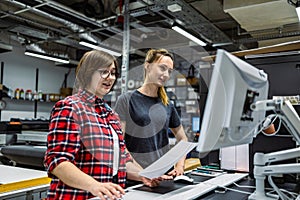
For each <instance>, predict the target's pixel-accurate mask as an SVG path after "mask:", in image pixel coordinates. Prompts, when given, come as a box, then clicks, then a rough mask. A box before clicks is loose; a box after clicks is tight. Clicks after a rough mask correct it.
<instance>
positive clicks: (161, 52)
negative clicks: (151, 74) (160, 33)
mask: <svg viewBox="0 0 300 200" xmlns="http://www.w3.org/2000/svg"><path fill="white" fill-rule="evenodd" d="M162 56H168V57H170V58H171V59H172V61H174V58H173V55H172V54H171V53H169V52H168V50H166V49H150V50H149V51H148V52H147V54H146V58H145V62H144V64H146V63H154V62H156V61H158V60H159V59H160V58H161V57H162ZM145 77H146V70H144V78H145ZM157 94H158V96H159V97H160V99H161V101H162V103H163V104H164V105H165V106H166V105H168V104H169V97H168V95H167V93H166V90H165V88H164V87H163V86H162V87H159V88H158V91H157Z"/></svg>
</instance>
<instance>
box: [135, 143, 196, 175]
mask: <svg viewBox="0 0 300 200" xmlns="http://www.w3.org/2000/svg"><path fill="white" fill-rule="evenodd" d="M196 146H197V143H193V142H185V141H180V142H179V143H178V144H176V145H175V146H174V147H173V148H171V149H170V150H169V151H168V152H167V153H166V154H165V155H163V156H162V157H161V158H160V159H158V160H157V161H155V162H154V163H152V164H151V165H149V166H148V167H146V168H145V169H143V170H142V171H141V172H140V173H139V175H141V176H144V177H147V178H150V179H152V178H157V177H160V176H162V175H164V174H165V173H166V172H167V171H168V170H169V169H170V168H171V167H172V166H174V164H175V163H177V162H178V161H179V160H180V159H181V158H182V157H184V156H186V154H188V153H189V152H190V151H191V150H192V149H193V148H195V147H196Z"/></svg>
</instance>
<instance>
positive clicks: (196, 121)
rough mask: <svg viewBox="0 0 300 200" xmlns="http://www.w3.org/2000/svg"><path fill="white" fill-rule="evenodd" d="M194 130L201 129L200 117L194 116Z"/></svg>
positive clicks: (196, 131)
mask: <svg viewBox="0 0 300 200" xmlns="http://www.w3.org/2000/svg"><path fill="white" fill-rule="evenodd" d="M192 131H193V132H194V133H198V132H199V131H200V117H192Z"/></svg>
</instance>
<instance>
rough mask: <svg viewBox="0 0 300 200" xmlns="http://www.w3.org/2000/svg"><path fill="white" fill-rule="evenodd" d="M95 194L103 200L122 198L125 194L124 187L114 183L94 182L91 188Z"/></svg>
mask: <svg viewBox="0 0 300 200" xmlns="http://www.w3.org/2000/svg"><path fill="white" fill-rule="evenodd" d="M89 191H90V192H91V193H92V194H93V195H94V196H96V197H99V198H100V199H101V200H106V199H107V197H108V198H109V199H117V198H121V197H122V195H124V194H125V191H124V190H123V188H122V187H121V186H119V185H117V184H114V183H100V182H98V183H97V184H93V185H92V186H91V188H90V190H89Z"/></svg>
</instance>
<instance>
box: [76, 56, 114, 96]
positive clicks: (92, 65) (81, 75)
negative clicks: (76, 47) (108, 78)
mask: <svg viewBox="0 0 300 200" xmlns="http://www.w3.org/2000/svg"><path fill="white" fill-rule="evenodd" d="M112 63H114V64H115V66H116V73H117V74H118V63H117V60H116V58H115V57H114V56H112V55H111V54H109V53H106V52H104V51H100V50H92V51H88V52H86V53H85V54H84V55H83V56H82V58H81V59H80V61H79V63H78V65H77V68H76V83H75V88H74V89H75V90H76V91H77V90H78V89H85V88H86V87H87V86H89V84H90V83H91V80H92V75H93V73H94V72H95V71H97V70H98V69H100V68H108V67H109V66H110V65H111V64H112ZM117 77H118V76H117ZM117 77H116V80H115V83H116V82H117Z"/></svg>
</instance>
